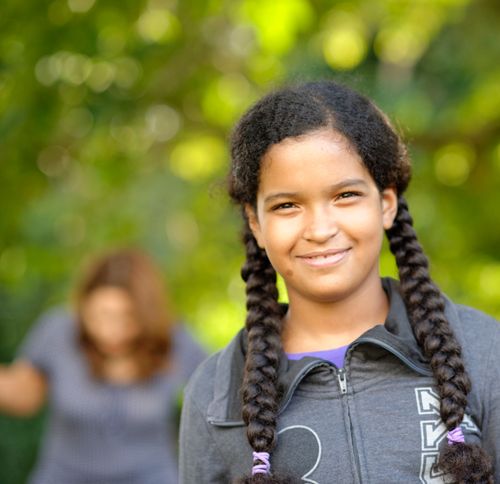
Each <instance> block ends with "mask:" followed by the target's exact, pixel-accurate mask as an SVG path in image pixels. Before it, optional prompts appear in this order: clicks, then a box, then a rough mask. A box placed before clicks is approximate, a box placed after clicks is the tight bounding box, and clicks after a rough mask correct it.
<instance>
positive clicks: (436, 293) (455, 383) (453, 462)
mask: <svg viewBox="0 0 500 484" xmlns="http://www.w3.org/2000/svg"><path fill="white" fill-rule="evenodd" d="M398 205H399V206H398V212H397V215H396V219H395V221H394V225H393V226H392V227H391V228H390V229H389V230H387V232H386V233H387V237H388V239H389V243H390V248H391V251H392V253H393V254H394V256H395V257H396V263H397V265H398V269H399V278H400V283H401V290H402V294H403V298H404V301H405V305H406V308H407V311H408V315H409V318H410V321H411V324H412V326H413V331H414V333H415V337H416V339H417V341H418V344H419V345H420V347H421V349H422V351H423V353H424V356H425V357H426V358H427V359H428V360H429V361H430V365H431V368H432V371H433V373H434V377H435V379H436V382H437V388H438V393H439V396H440V399H441V406H440V414H441V418H442V420H443V422H444V424H445V426H446V428H447V429H448V444H447V445H446V446H445V448H444V449H443V451H442V452H441V454H440V456H439V460H438V467H439V469H440V470H441V471H443V472H445V473H446V474H447V475H448V476H449V477H450V478H452V479H453V482H454V483H457V484H467V483H470V484H472V483H485V484H486V483H487V484H493V469H492V464H491V459H490V458H489V456H488V454H487V453H486V452H485V451H484V450H483V449H482V448H481V447H480V446H478V445H471V444H466V443H465V442H463V435H462V433H461V430H460V424H461V422H462V420H463V418H464V413H465V408H466V405H467V394H468V393H469V391H470V388H471V382H470V379H469V376H468V375H467V373H466V371H465V368H464V364H463V361H462V350H461V347H460V344H459V343H458V341H457V339H456V338H455V336H454V334H453V331H452V330H451V328H450V325H449V323H448V321H447V319H446V316H445V314H444V308H445V302H444V298H443V296H442V294H441V292H440V290H439V289H438V288H437V286H436V285H435V284H434V282H433V281H432V280H431V278H430V275H429V265H428V261H427V257H426V256H425V254H424V252H423V250H422V247H421V246H420V244H419V242H418V240H417V236H416V233H415V230H414V228H413V220H412V218H411V215H410V213H409V211H408V205H407V203H406V200H405V199H404V197H403V196H400V197H399V199H398Z"/></svg>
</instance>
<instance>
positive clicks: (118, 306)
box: [83, 286, 141, 356]
mask: <svg viewBox="0 0 500 484" xmlns="http://www.w3.org/2000/svg"><path fill="white" fill-rule="evenodd" d="M83 325H84V327H85V330H86V331H87V334H88V335H89V336H90V338H91V339H92V341H93V342H94V343H95V345H96V346H97V347H98V348H99V350H100V351H101V352H102V353H104V354H105V355H108V356H122V355H125V354H127V353H128V352H129V351H130V348H131V347H132V345H133V343H134V342H135V341H136V339H137V337H138V336H139V335H140V333H141V327H140V325H139V323H138V322H137V320H136V318H135V315H134V305H133V302H132V299H131V298H130V296H129V294H128V292H127V291H126V290H124V289H121V288H118V287H114V286H103V287H99V288H97V289H94V290H93V291H92V292H91V293H90V294H89V295H88V296H87V299H86V301H85V303H84V305H83Z"/></svg>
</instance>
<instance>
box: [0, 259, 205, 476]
mask: <svg viewBox="0 0 500 484" xmlns="http://www.w3.org/2000/svg"><path fill="white" fill-rule="evenodd" d="M203 357H204V354H203V352H202V351H201V349H200V348H199V347H198V345H196V344H195V343H194V341H193V340H192V339H191V338H190V337H189V335H188V333H187V332H186V331H185V330H184V329H183V328H182V327H181V326H180V325H176V324H174V321H173V318H172V316H171V315H170V314H169V312H168V309H167V306H166V301H165V297H164V288H163V285H162V280H161V276H160V274H159V273H158V271H157V270H156V268H155V267H154V266H153V264H152V262H151V261H150V260H149V258H148V257H146V256H145V255H144V254H143V253H141V252H139V251H137V250H117V251H113V252H111V253H109V254H106V255H104V256H103V257H101V258H99V259H97V260H95V261H94V263H93V264H92V266H91V267H90V268H89V270H88V271H87V273H86V274H85V276H84V277H83V278H82V281H81V283H80V285H79V288H78V291H77V301H76V311H75V312H74V314H72V313H68V312H67V311H65V310H56V311H51V312H50V313H48V314H46V315H45V316H44V317H43V318H42V319H41V321H39V322H38V324H36V325H35V327H34V328H33V330H32V331H31V333H30V334H29V335H28V337H27V339H26V341H25V342H24V344H23V346H22V348H21V349H20V351H19V355H18V358H17V359H16V361H15V362H14V363H13V364H12V365H10V366H8V367H0V410H1V411H3V412H6V413H10V414H14V415H19V416H23V415H29V414H31V413H33V412H35V411H36V410H37V409H38V408H39V407H40V406H41V405H42V404H43V403H44V401H47V402H48V410H49V418H48V422H47V424H48V425H47V429H46V433H45V436H44V440H43V443H42V446H41V451H40V456H39V459H38V463H37V465H36V468H35V470H34V472H33V474H32V476H31V478H30V483H32V484H169V483H171V484H174V483H176V482H177V480H178V478H177V465H176V461H177V457H176V453H177V452H176V451H177V449H176V438H177V435H176V434H177V432H176V430H177V429H176V417H177V416H178V396H179V390H180V387H181V386H183V385H184V383H185V382H186V380H187V378H188V376H190V374H191V372H192V371H193V370H194V368H195V367H196V365H197V364H198V363H199V362H200V361H201V360H202V359H203Z"/></svg>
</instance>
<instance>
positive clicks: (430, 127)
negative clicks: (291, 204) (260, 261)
mask: <svg viewBox="0 0 500 484" xmlns="http://www.w3.org/2000/svg"><path fill="white" fill-rule="evenodd" d="M499 32H500V7H499V4H498V2H497V1H496V0H489V1H488V0H485V1H476V2H474V1H468V0H414V1H404V0H358V1H348V2H337V1H326V0H272V1H271V0H203V1H202V0H189V1H187V0H186V1H183V0H177V1H175V0H150V1H144V0H121V1H120V2H111V1H98V0H97V1H96V0H54V1H38V2H29V4H28V2H23V1H19V0H2V2H1V6H0V113H1V116H0V147H1V148H0V169H1V172H0V173H1V178H0V180H1V181H0V183H1V185H0V203H1V216H0V235H1V239H0V362H9V361H10V360H11V359H12V358H13V356H14V354H15V350H16V348H17V346H18V345H19V343H20V342H21V341H22V339H23V337H24V335H25V334H26V332H27V330H28V329H29V327H30V325H31V324H32V323H33V321H34V320H35V319H36V317H37V316H38V315H39V314H40V313H41V312H42V311H43V310H44V309H45V308H47V307H49V306H51V305H54V304H58V303H60V302H61V301H65V300H66V299H67V297H68V295H69V293H70V290H71V288H72V285H73V282H74V280H75V276H76V275H77V274H78V269H79V267H80V266H81V264H82V262H83V261H85V260H86V259H87V257H88V256H89V254H92V253H94V252H95V251H96V250H101V249H103V248H106V247H109V246H115V245H120V246H121V245H128V244H135V245H139V246H141V247H143V248H145V249H146V250H147V251H148V252H149V253H150V254H152V255H153V257H154V258H155V259H156V261H157V262H158V263H159V264H160V265H161V267H162V268H163V270H164V273H165V276H166V279H167V281H168V285H169V288H170V291H171V297H172V300H173V301H174V303H175V308H176V310H177V312H178V313H179V314H181V315H182V317H183V318H185V319H186V320H187V321H188V322H189V324H190V325H191V327H192V329H193V332H194V333H195V334H196V335H197V336H198V338H199V339H200V341H201V342H202V343H203V344H205V346H206V347H207V348H208V349H210V350H214V349H217V348H219V347H220V346H222V345H223V344H225V343H226V342H227V341H228V340H229V338H231V336H232V335H233V334H234V333H235V332H236V331H237V329H238V328H239V327H240V326H241V325H242V322H243V318H244V312H243V308H244V289H243V284H242V283H241V281H240V278H239V268H240V265H241V263H242V260H243V251H242V249H241V247H240V244H239V240H238V239H239V235H238V232H239V227H240V223H239V219H238V214H237V212H236V211H235V210H234V209H233V208H232V207H230V205H229V203H228V200H227V198H226V195H225V192H224V176H225V171H226V167H227V163H228V153H227V136H228V133H229V130H230V128H231V126H232V124H233V123H234V121H235V120H236V119H237V118H238V116H239V115H240V114H241V113H242V111H243V110H244V109H245V108H246V107H248V105H249V104H250V103H251V102H253V101H254V100H255V99H256V98H258V97H259V96H260V95H261V94H262V93H264V92H266V91H267V90H269V89H270V88H272V87H274V86H276V85H279V84H281V83H283V82H286V81H289V80H292V81H297V80H306V79H317V78H336V79H339V80H343V81H345V82H347V83H349V84H350V85H352V86H353V87H355V88H357V89H360V90H362V91H363V92H365V93H366V94H368V95H369V96H371V97H372V98H374V99H375V100H376V101H377V102H378V103H379V105H380V106H381V107H382V108H383V109H384V110H385V111H386V112H388V113H389V114H390V116H391V117H392V119H393V120H394V121H395V122H396V124H397V125H398V127H399V128H400V130H401V131H402V132H403V133H404V135H405V137H406V139H407V140H408V142H409V144H410V149H411V153H412V157H413V161H414V179H413V184H412V185H411V187H410V190H409V194H408V198H409V202H410V207H411V209H412V213H413V215H414V218H415V221H416V227H417V230H418V232H419V234H420V237H421V241H422V243H423V245H424V247H425V249H426V251H427V253H428V255H429V257H430V259H431V262H432V273H433V275H434V277H435V279H436V280H437V282H438V283H439V284H440V285H441V287H442V288H443V290H444V291H445V292H446V293H448V294H449V295H450V296H451V297H453V298H454V299H455V300H457V301H459V302H462V303H465V304H470V305H473V306H476V307H478V308H480V309H482V310H484V311H487V312H489V313H491V314H493V315H495V316H496V317H497V318H500V249H499V246H500V224H499V207H500V122H499V121H500V63H499V59H500V42H499V38H498V33H499ZM382 270H383V272H384V273H385V274H394V273H395V271H394V264H393V262H392V256H391V255H390V254H388V253H387V251H386V252H384V254H383V257H382ZM42 427H43V415H42V416H39V417H37V418H34V419H30V420H19V419H11V418H6V417H0V482H1V483H2V484H19V483H22V482H24V479H25V476H26V474H27V472H28V471H29V469H30V466H31V464H32V461H33V459H34V456H35V453H36V446H37V442H38V438H39V434H40V431H41V429H42Z"/></svg>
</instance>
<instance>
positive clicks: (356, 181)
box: [264, 178, 368, 203]
mask: <svg viewBox="0 0 500 484" xmlns="http://www.w3.org/2000/svg"><path fill="white" fill-rule="evenodd" d="M356 185H363V186H365V187H366V186H367V185H368V184H367V183H366V181H365V180H363V179H362V178H346V179H345V180H342V181H340V182H338V183H335V184H333V185H330V186H329V187H328V192H336V191H338V190H341V189H342V188H346V187H352V186H356ZM298 195H299V192H278V193H271V194H270V195H268V196H267V197H266V198H264V203H269V202H272V201H273V200H276V199H278V198H294V197H296V196H298Z"/></svg>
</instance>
